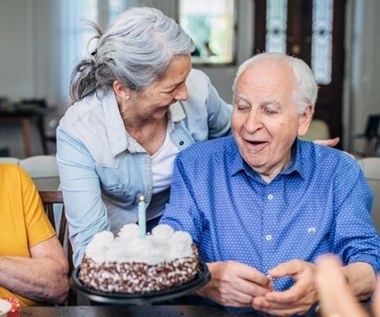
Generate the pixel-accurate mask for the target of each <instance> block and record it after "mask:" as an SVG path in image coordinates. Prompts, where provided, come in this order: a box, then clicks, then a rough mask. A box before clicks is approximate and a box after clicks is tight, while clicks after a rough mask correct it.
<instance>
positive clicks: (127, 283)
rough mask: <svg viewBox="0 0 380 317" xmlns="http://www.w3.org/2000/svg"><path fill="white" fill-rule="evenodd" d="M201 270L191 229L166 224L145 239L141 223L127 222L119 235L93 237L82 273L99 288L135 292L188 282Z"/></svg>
mask: <svg viewBox="0 0 380 317" xmlns="http://www.w3.org/2000/svg"><path fill="white" fill-rule="evenodd" d="M198 271H199V262H198V253H197V250H196V247H195V246H194V244H193V241H192V238H191V236H190V235H189V234H188V233H187V232H184V231H174V230H173V229H172V228H171V227H170V226H168V225H164V224H163V225H158V226H156V227H155V228H153V230H152V233H151V234H148V235H146V236H145V238H144V239H141V238H140V237H139V227H138V225H137V224H127V225H125V226H124V227H122V229H121V230H120V232H119V233H118V235H117V236H116V237H115V236H114V235H113V233H111V232H109V231H102V232H99V233H97V234H96V235H95V236H94V237H93V239H92V241H91V242H90V243H89V244H88V246H87V248H86V251H85V256H84V258H83V260H82V262H81V264H80V269H79V275H78V276H79V279H80V280H81V281H82V282H83V284H84V285H85V286H86V287H90V288H93V289H95V290H99V291H103V292H117V293H131V294H135V293H150V292H156V291H161V290H165V289H168V288H172V287H174V286H178V285H181V284H184V283H187V282H189V281H190V280H192V279H193V278H194V277H195V276H196V274H197V273H198Z"/></svg>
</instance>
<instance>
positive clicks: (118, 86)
mask: <svg viewBox="0 0 380 317" xmlns="http://www.w3.org/2000/svg"><path fill="white" fill-rule="evenodd" d="M112 87H113V90H114V92H115V94H116V95H117V96H119V97H121V98H123V99H124V98H125V99H129V98H130V96H131V90H130V89H129V88H128V87H127V86H125V85H123V84H122V83H121V82H120V81H118V80H115V81H114V82H113V84H112Z"/></svg>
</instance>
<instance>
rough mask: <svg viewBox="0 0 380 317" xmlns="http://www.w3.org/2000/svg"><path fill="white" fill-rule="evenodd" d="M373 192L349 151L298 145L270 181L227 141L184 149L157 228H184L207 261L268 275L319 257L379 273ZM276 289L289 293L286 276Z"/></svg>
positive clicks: (219, 140)
mask: <svg viewBox="0 0 380 317" xmlns="http://www.w3.org/2000/svg"><path fill="white" fill-rule="evenodd" d="M372 200H373V197H372V193H371V191H370V188H369V186H368V184H367V182H366V179H365V177H364V175H363V173H362V172H361V169H360V167H359V165H358V164H357V162H356V161H355V160H354V159H352V158H351V157H349V156H348V155H347V154H345V153H343V152H341V151H339V150H336V149H332V148H329V147H325V146H321V145H316V144H314V143H312V142H308V141H301V140H297V141H296V142H295V144H294V148H293V162H292V164H291V165H290V166H289V167H288V168H286V169H285V170H283V171H282V172H281V173H280V174H278V175H277V176H276V177H275V178H274V179H273V180H272V181H271V182H270V183H266V182H264V181H263V179H262V178H261V177H260V176H259V175H258V174H257V173H256V172H255V171H253V170H252V169H251V168H250V167H249V166H248V165H247V164H246V163H245V162H244V160H243V159H242V157H241V155H240V153H239V150H238V147H237V145H236V143H235V141H234V139H233V137H232V136H229V137H225V138H219V139H216V140H212V141H207V142H204V143H202V144H197V145H194V146H192V147H191V148H189V149H188V150H185V151H182V152H181V153H180V154H179V155H178V156H177V159H176V162H175V167H174V171H173V182H172V187H171V196H170V203H169V204H168V205H167V206H166V211H165V213H164V216H163V218H162V219H161V223H166V224H169V225H171V226H172V227H173V228H174V229H175V230H185V231H188V232H189V233H190V234H191V235H192V237H193V240H194V242H195V243H196V245H197V246H198V248H199V254H200V257H201V259H202V260H203V261H205V262H215V261H239V262H242V263H245V264H248V265H250V266H252V267H255V268H256V269H258V270H259V271H261V272H263V273H266V272H268V270H269V269H271V268H273V267H275V266H276V265H277V264H279V263H281V262H285V261H289V260H292V259H301V260H305V261H309V262H314V261H315V259H316V258H317V257H318V256H319V255H321V254H323V253H327V252H330V253H335V254H337V255H338V256H339V257H340V258H341V260H342V262H343V263H344V264H349V263H353V262H367V263H369V264H371V265H372V266H373V268H374V270H375V271H376V272H378V271H379V269H380V240H379V236H378V234H377V232H376V229H375V228H374V224H373V221H372V218H371V207H372ZM274 283H275V289H277V290H284V289H287V288H289V287H290V286H291V285H292V284H293V281H292V280H291V279H290V278H289V277H286V278H283V279H276V280H275V281H274Z"/></svg>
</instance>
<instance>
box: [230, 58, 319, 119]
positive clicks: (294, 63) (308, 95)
mask: <svg viewBox="0 0 380 317" xmlns="http://www.w3.org/2000/svg"><path fill="white" fill-rule="evenodd" d="M263 61H270V62H271V63H273V64H280V63H284V62H285V63H287V64H288V65H289V67H290V68H291V70H292V72H293V74H294V79H295V82H296V87H295V90H294V94H293V100H294V103H295V104H296V105H297V107H298V111H299V112H300V113H304V112H305V110H306V109H307V107H308V106H309V105H311V106H312V111H313V112H314V107H315V103H316V101H317V96H318V85H317V83H316V81H315V79H314V76H313V72H312V70H311V69H310V67H309V66H308V65H307V64H306V63H305V62H304V61H303V60H301V59H299V58H296V57H292V56H289V55H286V54H282V53H260V54H257V55H255V56H253V57H251V58H250V59H248V60H246V61H245V62H244V63H243V64H241V65H240V67H239V69H238V71H237V73H236V76H235V80H234V83H233V85H232V90H233V91H234V92H235V89H236V84H237V81H238V80H239V78H240V76H241V74H242V73H243V72H244V71H245V70H246V69H247V68H249V67H250V66H252V65H255V64H258V63H260V62H263Z"/></svg>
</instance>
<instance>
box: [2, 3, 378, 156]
mask: <svg viewBox="0 0 380 317" xmlns="http://www.w3.org/2000/svg"><path fill="white" fill-rule="evenodd" d="M261 2H263V1H260V0H256V1H255V0H238V1H236V3H237V4H236V10H237V15H236V28H237V31H236V52H235V53H236V55H235V61H234V63H230V64H227V65H217V66H215V65H211V66H210V65H202V64H199V65H198V64H194V68H200V69H202V70H204V71H205V72H206V73H207V74H208V75H209V76H210V78H211V80H212V82H213V84H214V85H215V87H216V88H217V90H218V92H219V94H220V95H221V96H222V97H223V98H224V99H225V100H226V101H227V102H231V100H232V93H231V85H232V82H233V78H234V75H235V72H236V69H237V66H238V65H239V64H240V63H242V62H243V61H244V60H245V59H247V58H249V57H250V56H251V55H253V54H254V53H255V52H256V51H257V50H258V48H259V47H260V46H259V45H258V43H255V40H257V34H256V35H255V28H258V26H257V23H255V22H256V21H255V10H258V9H259V5H260V3H261ZM264 2H265V1H264ZM336 2H342V3H343V10H344V19H343V22H344V25H340V26H339V27H340V28H341V29H342V32H343V35H344V36H343V51H342V54H341V59H344V65H342V67H343V68H344V69H343V70H341V72H342V74H343V79H342V87H343V89H342V93H341V95H340V96H339V98H341V100H342V110H341V112H340V113H339V115H340V120H339V118H338V120H335V118H334V120H335V122H337V125H340V126H341V131H342V132H341V135H340V136H341V142H340V145H339V147H340V148H341V149H344V150H346V151H349V152H352V153H355V154H357V153H359V154H360V153H363V151H364V148H365V145H364V138H363V134H364V132H365V130H366V126H367V123H368V120H369V115H370V114H379V113H380V90H379V89H378V84H377V83H378V82H379V78H378V77H379V76H380V75H379V74H380V61H379V59H378V58H376V56H377V54H376V52H377V45H379V44H378V43H379V41H378V34H377V30H378V29H379V26H380V25H379V24H380V22H379V20H378V19H377V15H376V12H378V10H379V9H380V3H379V2H378V1H376V0H368V1H363V0H343V1H342V0H340V1H336ZM93 3H97V6H98V8H100V7H102V6H103V7H104V6H106V5H107V1H105V0H98V1H94V2H93ZM120 3H121V4H120V6H121V7H120V10H122V8H123V7H122V6H124V7H126V6H128V5H130V6H136V5H137V6H154V7H157V8H159V9H161V10H162V11H163V12H165V13H166V14H168V15H170V16H173V17H174V18H178V10H179V0H168V1H159V0H150V1H143V0H142V1H137V0H135V1H125V0H120ZM268 3H269V1H268ZM289 3H291V1H289ZM74 7H75V1H72V0H70V1H49V0H38V1H27V0H3V1H1V2H0V35H1V36H0V38H1V41H2V46H1V50H0V102H1V98H6V99H7V100H10V101H11V102H16V101H20V100H30V99H32V100H45V101H46V103H47V107H48V110H49V111H48V114H47V115H46V116H45V119H44V120H45V122H44V125H45V131H44V133H45V135H44V137H42V136H41V133H40V130H39V128H38V124H36V123H35V122H33V123H32V125H31V126H30V127H29V129H30V132H28V133H29V138H30V143H31V144H30V146H29V149H26V148H25V144H23V139H24V137H25V136H24V135H25V131H24V135H23V130H22V129H21V128H20V125H19V124H5V123H4V122H3V121H1V120H0V148H6V150H7V151H6V152H5V154H7V155H9V156H13V157H19V158H23V157H25V156H29V155H39V154H43V153H46V152H48V153H50V154H51V153H54V151H55V147H54V142H51V140H52V137H53V138H54V130H55V127H56V126H57V124H58V121H59V118H60V116H61V115H62V114H63V113H64V112H65V110H66V108H67V91H68V90H67V88H68V82H69V78H70V72H71V69H68V66H67V65H68V64H67V63H66V62H65V59H68V58H69V57H70V56H68V55H69V54H73V53H72V52H73V50H74V51H75V50H78V51H81V50H83V49H84V48H83V46H85V44H84V43H79V44H76V45H77V46H76V47H66V46H67V45H66V44H65V43H69V44H70V45H71V44H72V42H68V41H64V40H63V38H64V37H65V36H66V37H67V36H69V35H70V30H71V29H73V28H74V26H75V25H79V24H80V23H81V18H82V17H83V16H81V13H80V12H79V13H78V12H76V13H75V12H74ZM70 10H71V11H70ZM68 13H70V14H68ZM82 15H83V13H82ZM99 20H101V16H99ZM343 22H342V23H343ZM101 23H103V25H105V24H106V22H105V21H103V22H102V21H99V24H101ZM71 32H73V31H71ZM65 45H66V46H65ZM72 45H74V44H72ZM80 45H81V47H80ZM74 46H75V45H74ZM291 53H294V52H293V51H292V52H291ZM71 58H72V57H71ZM333 71H335V68H333ZM323 89H324V88H322V89H321V90H323ZM317 106H318V104H317ZM328 106H329V107H334V105H331V104H330V105H328ZM316 113H318V111H317V112H316ZM339 121H340V122H339ZM334 128H335V124H330V126H329V129H330V131H331V130H334ZM377 133H378V131H377ZM334 134H336V133H334ZM332 136H336V135H332ZM42 138H45V139H46V140H48V141H47V144H46V147H47V149H46V150H45V151H44V148H43V142H42ZM49 138H50V141H49ZM26 154H27V155H26ZM377 154H378V153H377Z"/></svg>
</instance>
